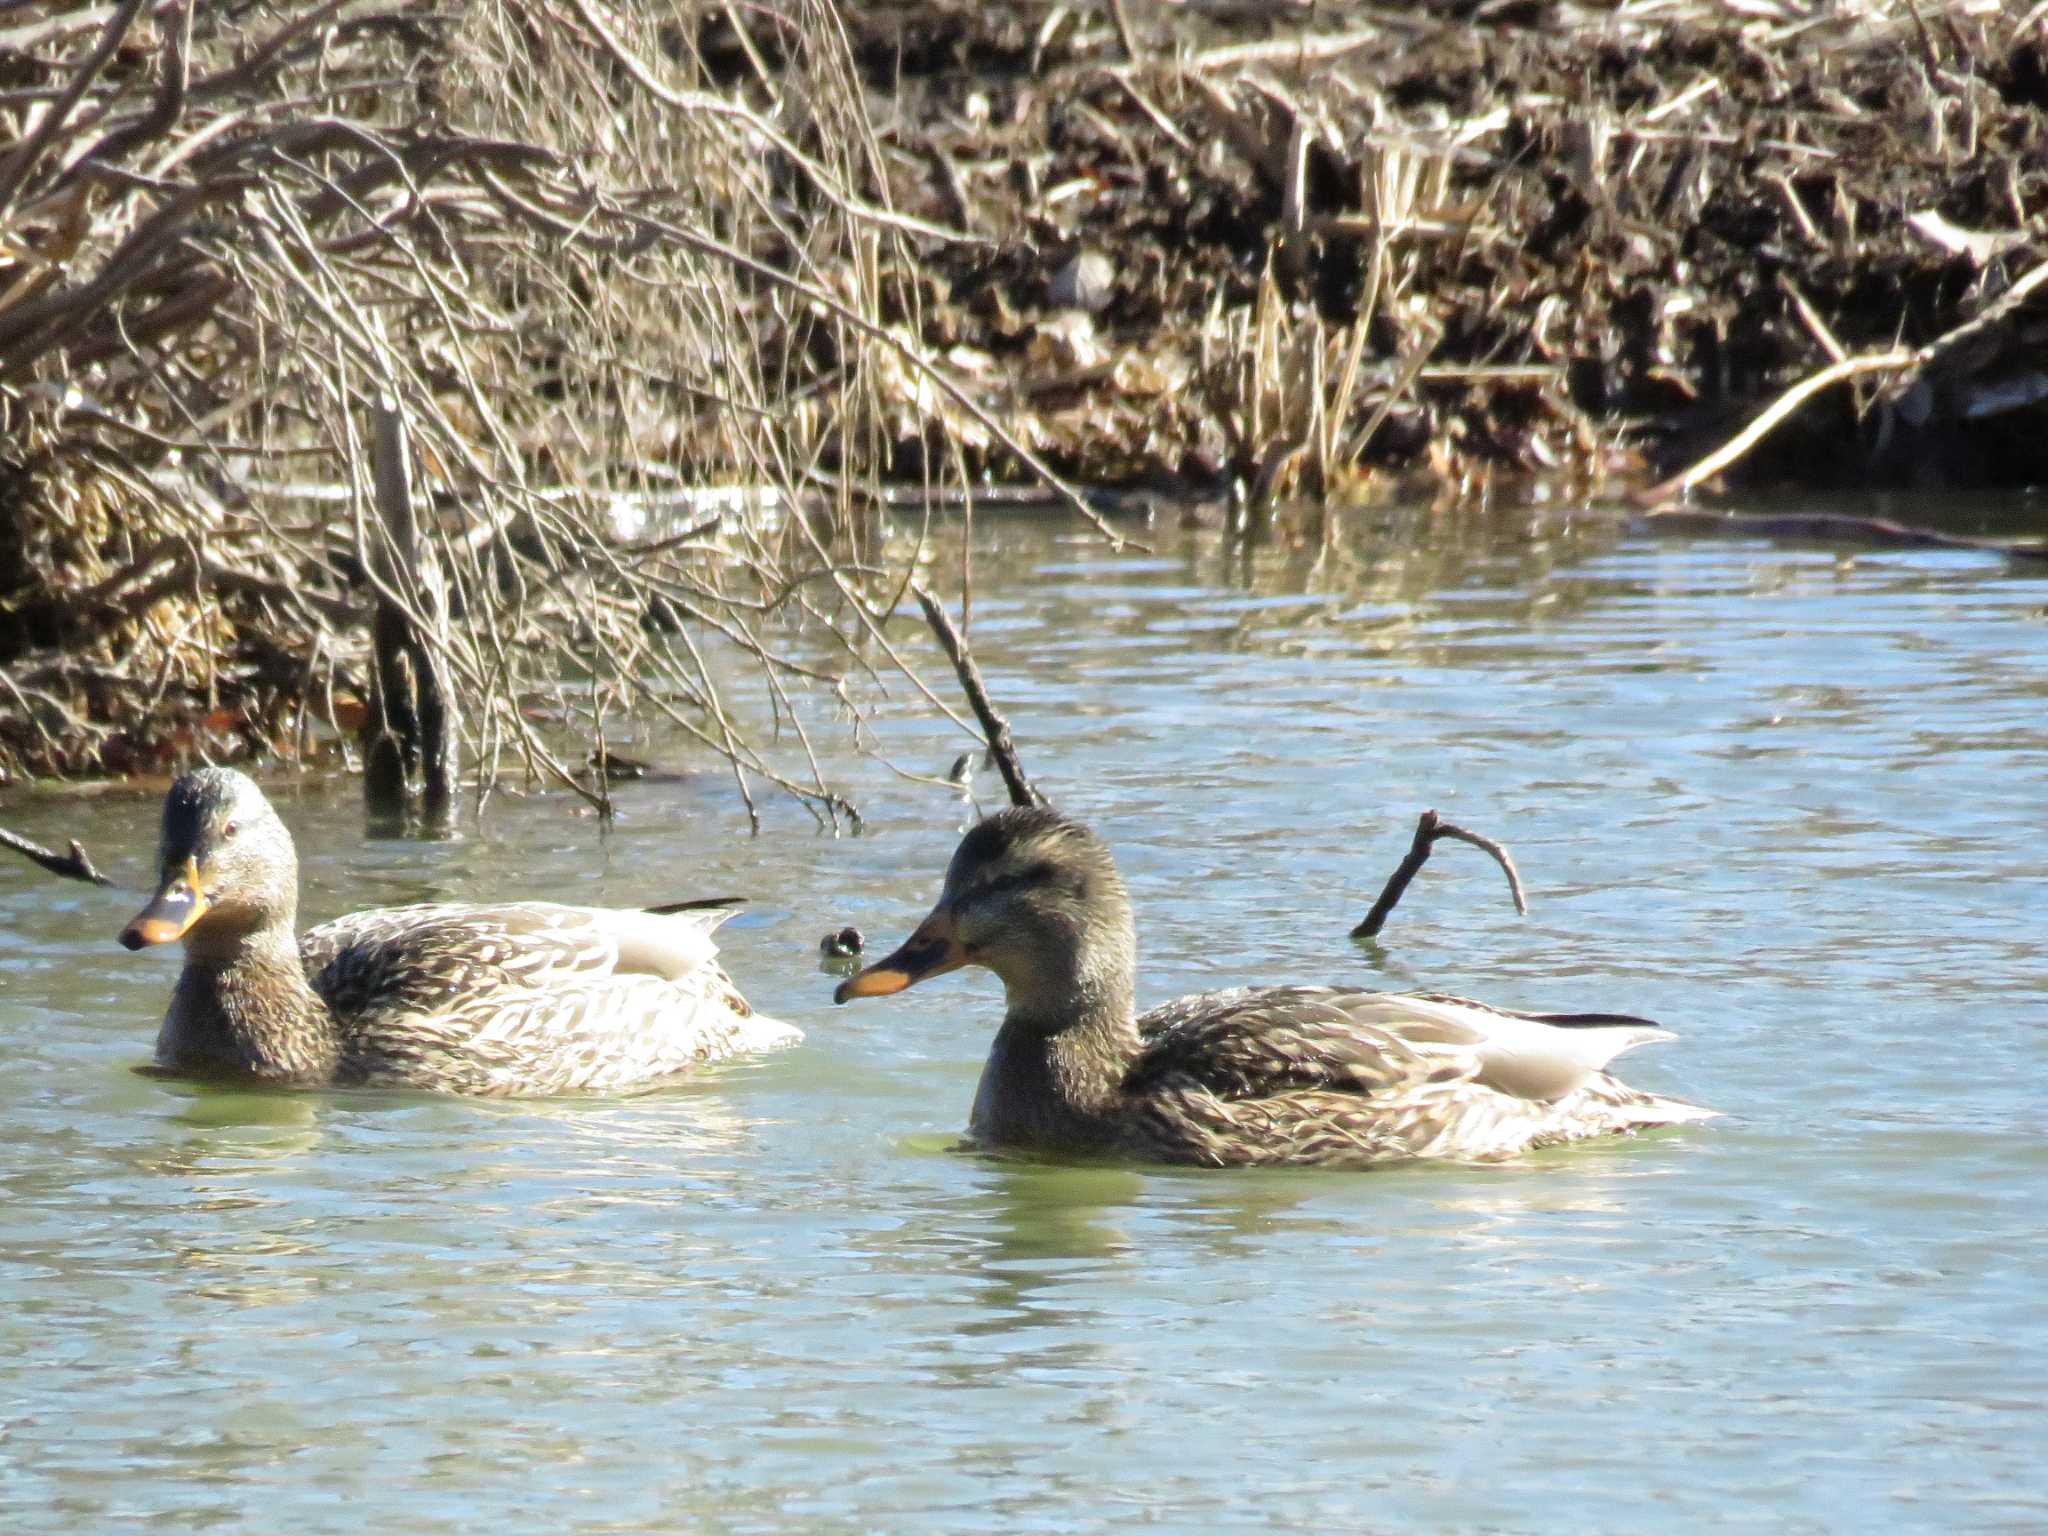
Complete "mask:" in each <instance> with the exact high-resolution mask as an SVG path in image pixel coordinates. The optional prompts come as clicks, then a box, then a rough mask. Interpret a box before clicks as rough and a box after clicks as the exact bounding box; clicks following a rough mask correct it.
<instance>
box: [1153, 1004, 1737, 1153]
mask: <svg viewBox="0 0 2048 1536" xmlns="http://www.w3.org/2000/svg"><path fill="white" fill-rule="evenodd" d="M1418 1004H1435V1005H1441V1006H1440V1007H1439V1008H1435V1009H1430V1010H1429V1011H1428V1012H1426V1013H1425V1012H1419V1011H1418V1008H1417V1005H1418ZM1464 1009H1470V1010H1473V1011H1475V1012H1476V1013H1478V1014H1480V1015H1482V1016H1493V1017H1497V1018H1502V1019H1525V1020H1529V1021H1531V1022H1536V1023H1545V1022H1547V1019H1546V1018H1545V1016H1543V1015H1537V1014H1523V1013H1516V1012H1513V1011H1510V1010H1507V1009H1500V1008H1493V1007H1489V1006H1488V1005H1486V1004H1483V1003H1473V1002H1470V1001H1468V1000H1466V999H1462V998H1453V997H1449V996H1446V995H1444V994H1440V993H1431V994H1404V993H1391V992H1368V991H1354V990H1347V989H1343V988H1337V987H1262V988H1238V989H1235V990H1232V991H1227V992H1211V993H1203V994H1199V995H1196V996H1193V997H1183V998H1178V999H1176V1000H1175V1001H1173V1002H1171V1003H1168V1004H1165V1005H1164V1006H1163V1007H1160V1008H1156V1009H1154V1010H1152V1011H1151V1012H1150V1013H1147V1014H1144V1015H1142V1016H1140V1018H1139V1019H1138V1032H1139V1035H1140V1037H1141V1038H1142V1039H1143V1040H1144V1041H1145V1050H1144V1052H1143V1054H1142V1055H1141V1056H1140V1057H1139V1058H1138V1060H1137V1061H1136V1062H1135V1063H1134V1064H1133V1065H1132V1067H1131V1070H1130V1072H1129V1074H1128V1075H1127V1076H1126V1077H1125V1079H1124V1081H1123V1083H1122V1085H1121V1088H1122V1095H1123V1099H1124V1102H1125V1104H1126V1105H1127V1106H1128V1107H1129V1114H1130V1121H1131V1140H1132V1142H1133V1145H1134V1146H1135V1147H1136V1148H1137V1149H1139V1150H1143V1151H1145V1152H1147V1153H1149V1154H1150V1155H1152V1156H1155V1157H1158V1158H1161V1159H1163V1160H1166V1161H1170V1162H1188V1163H1200V1164H1207V1165H1210V1166H1216V1167H1222V1166H1230V1165H1260V1164H1289V1163H1323V1164H1345V1165H1353V1166H1363V1165H1368V1164H1374V1163H1384V1162H1393V1161H1401V1160H1405V1159H1410V1158H1444V1159H1453V1160H1460V1161H1491V1160H1496V1159H1499V1158H1504V1157H1512V1156H1515V1155H1516V1154H1518V1153H1520V1152H1523V1151H1526V1150H1528V1149H1531V1148H1534V1147H1542V1146H1549V1145H1553V1144H1556V1143H1560V1142H1566V1141H1577V1140H1582V1139H1585V1138H1588V1137H1593V1136H1606V1135H1613V1134H1615V1133H1617V1132H1624V1131H1629V1130H1633V1129H1637V1128H1640V1127H1643V1126H1650V1125H1664V1124H1670V1123H1672V1122H1674V1121H1678V1120H1690V1119H1699V1118H1703V1117H1704V1116H1705V1114H1706V1111H1703V1110H1700V1109H1698V1108H1697V1107H1696V1106H1693V1105H1690V1104H1685V1103H1682V1102H1681V1101H1679V1100H1675V1099H1666V1098H1662V1097H1660V1096H1658V1095H1654V1094H1645V1093H1640V1092H1638V1091H1636V1090H1635V1089H1632V1088H1628V1087H1626V1086H1625V1085H1623V1084H1622V1083H1620V1082H1619V1081H1617V1080H1616V1079H1614V1078H1613V1077H1612V1076H1610V1075H1609V1074H1607V1073H1605V1072H1599V1073H1594V1074H1593V1075H1591V1076H1590V1077H1588V1078H1587V1079H1586V1081H1585V1082H1584V1083H1583V1084H1581V1085H1580V1086H1578V1087H1576V1088H1574V1089H1573V1090H1571V1091H1570V1092H1568V1093H1566V1094H1564V1095H1563V1096H1561V1097H1560V1098H1558V1099H1556V1100H1554V1101H1546V1100H1540V1099H1530V1098H1525V1097H1521V1096H1518V1095H1515V1094H1511V1093H1504V1092H1501V1091H1499V1090H1497V1089H1495V1088H1493V1087H1490V1086H1488V1085H1487V1084H1486V1083H1484V1082H1482V1081H1480V1080H1479V1079H1480V1076H1481V1071H1482V1064H1483V1057H1482V1055H1481V1053H1480V1052H1479V1050H1477V1049H1476V1048H1475V1045H1476V1041H1475V1040H1473V1039H1471V1038H1460V1036H1461V1033H1462V1032H1461V1031H1460V1030H1459V1029H1458V1028H1457V1027H1456V1026H1457V1025H1458V1024H1459V1023H1460V1022H1461V1021H1460V1020H1459V1019H1458V1017H1457V1013H1456V1010H1464ZM1618 1017H1619V1016H1611V1015H1610V1016H1603V1019H1605V1020H1607V1021H1609V1022H1611V1021H1613V1020H1615V1019H1616V1018H1618ZM1627 1022H1629V1023H1633V1024H1643V1025H1644V1026H1645V1027H1651V1026H1648V1025H1647V1023H1646V1021H1641V1020H1628V1021H1627Z"/></svg>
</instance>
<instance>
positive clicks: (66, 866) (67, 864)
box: [0, 827, 114, 885]
mask: <svg viewBox="0 0 2048 1536" xmlns="http://www.w3.org/2000/svg"><path fill="white" fill-rule="evenodd" d="M0 846H4V847H8V848H12V849H13V850H14V851H15V852H16V853H18V854H20V855H21V856H22V857H23V858H25V859H27V860H28V861H29V862H30V863H31V864H40V865H41V866H42V867H43V868H44V869H47V870H48V871H49V872H50V873H51V874H53V875H62V876H63V877H64V878H65V879H66V880H83V881H85V882H86V883H87V884H89V885H112V884H113V883H114V882H113V881H111V880H109V879H108V878H107V877H106V876H105V875H103V874H101V873H100V872H99V871H98V870H97V869H95V868H93V863H92V860H91V859H89V858H88V857H86V852H85V847H84V845H83V844H81V843H80V842H79V841H78V839H77V838H75V837H74V838H73V839H72V840H71V852H70V853H68V854H57V853H52V852H50V850H49V849H47V848H45V847H43V845H42V844H40V843H32V842H30V841H29V840H28V839H27V838H25V837H23V836H22V835H21V834H20V833H18V832H10V831H8V830H7V829H6V828H5V827H0Z"/></svg>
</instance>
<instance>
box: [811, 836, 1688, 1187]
mask: <svg viewBox="0 0 2048 1536" xmlns="http://www.w3.org/2000/svg"><path fill="white" fill-rule="evenodd" d="M965 965H979V966H984V967H986V968H987V969H989V970H991V971H994V972H995V973H996V975H997V976H999V977H1001V978H1002V982H1003V987H1004V991H1005V993H1006V995H1007V999H1008V1008H1007V1012H1006V1013H1005V1015H1004V1018H1003V1024H1002V1028H1001V1030H1000V1031H999V1032H998V1033H997V1035H996V1039H995V1046H994V1048H993V1049H992V1050H991V1051H990V1052H989V1058H988V1064H987V1065H986V1066H985V1067H984V1068H983V1070H982V1074H981V1086H980V1088H979V1089H978V1090H977V1091H976V1093H975V1097H974V1109H973V1113H972V1115H971V1117H970V1119H969V1122H968V1131H969V1134H970V1135H971V1136H972V1137H973V1138H974V1139H975V1140H976V1141H977V1142H980V1143H982V1144H983V1145H987V1146H993V1147H1014V1148H1023V1149H1028V1150H1031V1151H1036V1152H1042V1153H1052V1154H1060V1155H1083V1156H1109V1157H1130V1158H1139V1159H1145V1160H1151V1161H1163V1162H1169V1163H1191V1164H1200V1165H1206V1166H1211V1167H1227V1166H1237V1165H1251V1164H1286V1163H1324V1164H1335V1165H1349V1166H1369V1165H1372V1164H1378V1163H1388V1162H1395V1161H1402V1160H1407V1159H1412V1158H1440V1159H1448V1160H1457V1161H1472V1162H1488V1161H1496V1160H1499V1159H1502V1158H1509V1157H1514V1156H1517V1155H1519V1154H1520V1153H1523V1152H1526V1151H1528V1150H1530V1149H1531V1148H1535V1147H1543V1146H1550V1145H1553V1144H1555V1143H1560V1142H1568V1141H1579V1140H1583V1139H1586V1138H1589V1137H1595V1136H1611V1135H1616V1134H1620V1133H1625V1132H1630V1131H1634V1130H1637V1129H1639V1128H1642V1127H1646V1126H1657V1125H1671V1124H1676V1123H1679V1122H1682V1121H1688V1120H1701V1119H1706V1118H1708V1117H1709V1116H1711V1115H1712V1114H1713V1111H1711V1110H1707V1109H1702V1108H1701V1107H1700V1106H1698V1105H1696V1104H1688V1103H1686V1102H1684V1101H1683V1100H1679V1099H1671V1098H1665V1097H1663V1096H1662V1095H1659V1094H1652V1093H1644V1092H1641V1091H1639V1090H1637V1089H1634V1088H1630V1087H1628V1086H1627V1085H1625V1084H1623V1083H1621V1082H1619V1081H1617V1080H1616V1079H1615V1078H1614V1077H1613V1076H1611V1075H1610V1074H1609V1073H1608V1072H1607V1071H1606V1067H1607V1064H1608V1063H1609V1062H1610V1061H1612V1060H1613V1059H1614V1058H1615V1057H1616V1056H1618V1055H1620V1054H1621V1053H1622V1052H1623V1051H1626V1050H1628V1049H1630V1048H1631V1047H1633V1046H1637V1045H1643V1044H1646V1043H1648V1042H1650V1041H1653V1040H1669V1039H1672V1038H1673V1036H1672V1035H1671V1034H1670V1033H1669V1032H1668V1031H1666V1030H1663V1029H1660V1028H1658V1027H1657V1026H1656V1025H1654V1024H1652V1023H1650V1022H1649V1021H1648V1020H1645V1019H1636V1018H1629V1017H1626V1016H1623V1015H1618V1014H1533V1013H1514V1012H1509V1011H1506V1010H1503V1009H1499V1008H1491V1007H1488V1006H1486V1005H1485V1004H1482V1003H1473V1002H1466V1001H1464V1000H1462V999H1459V998H1451V997H1440V996H1436V995H1432V994H1407V993H1396V992H1367V991H1361V990H1357V989H1353V988H1349V987H1244V988H1239V989H1236V990H1233V991H1228V992H1210V993H1204V994H1201V995H1199V996H1194V997H1184V998H1181V999H1179V1000H1177V1001H1175V1002H1171V1003H1167V1004H1165V1005H1164V1006H1162V1007H1159V1008H1154V1009H1153V1010H1152V1011H1151V1012H1149V1013H1145V1014H1142V1015H1141V1014H1139V1013H1138V1012H1137V1010H1136V1008H1135V1006H1134V1004H1133V996H1134V984H1135V983H1134V978H1135V972H1136V965H1137V940H1136V936H1135V932H1134V929H1133V927H1132V922H1131V904H1130V900H1129V898H1128V897H1127V896H1126V895H1125V892H1124V883H1123V880H1122V878H1121V877H1120V876H1119V875H1118V874H1117V869H1116V864H1115V862H1114V860H1112V859H1111V857H1110V853H1109V849H1108V848H1107V847H1106V846H1105V845H1104V844H1103V843H1102V842H1101V840H1100V839H1098V838H1097V837H1096V836H1095V835H1094V834H1093V833H1092V832H1090V831H1089V830H1088V829H1087V828H1086V827H1083V826H1081V825H1080V824H1079V823H1077V822H1074V821H1070V820H1068V819H1067V818H1066V817H1064V816H1061V815H1059V814H1058V813H1056V812H1054V811H1050V810H1043V809H1037V808H1030V809H1019V810H1007V811H1003V812H1000V813H998V814H997V815H995V816H992V817H990V818H989V819H988V820H986V821H984V822H982V823H981V824H980V825H978V826H976V827H975V828H974V829H973V830H972V831H970V832H969V833H968V834H967V836H966V837H965V838H964V839H963V840H962V842H961V844H960V848H959V851H958V852H956V853H955V854H954V855H953V862H952V865H951V866H950V867H949V868H948V870H947V871H946V883H945V889H944V891H943V893H942V894H941V895H940V897H939V902H938V905H937V906H936V907H935V908H934V909H933V910H932V913H931V915H930V916H929V917H927V918H926V919H925V920H924V922H922V923H921V924H919V925H918V928H917V930H916V932H914V933H913V934H912V935H911V936H910V938H909V939H908V940H906V941H905V942H904V944H903V946H902V947H901V948H900V949H898V950H897V951H896V952H895V953H894V954H892V955H890V956H888V957H887V958H886V959H884V960H881V961H878V962H877V963H876V964H874V965H871V966H869V967H868V968H867V969H866V970H863V971H861V972H859V973H858V974H857V975H855V976H853V977H851V978H849V979H848V980H847V981H845V982H843V983H841V984H840V986H839V989H838V991H837V992H836V993H835V994H834V1001H835V1002H842V1003H843V1002H845V1001H846V1000H847V999H848V998H853V997H869V996H876V995H879V994H883V993H890V992H898V991H901V990H902V989H903V988H905V987H908V986H911V985H913V984H914V983H916V982H920V981H924V980H926V979H928V978H929V977H933V976H939V975H943V974H944V973H945V972H947V971H951V970H956V969H958V968H959V967H961V966H965Z"/></svg>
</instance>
